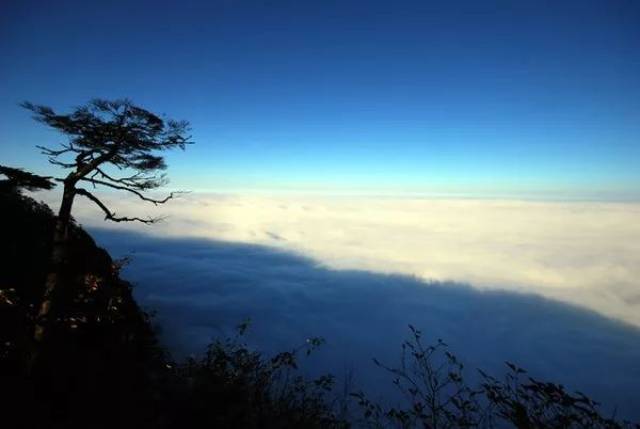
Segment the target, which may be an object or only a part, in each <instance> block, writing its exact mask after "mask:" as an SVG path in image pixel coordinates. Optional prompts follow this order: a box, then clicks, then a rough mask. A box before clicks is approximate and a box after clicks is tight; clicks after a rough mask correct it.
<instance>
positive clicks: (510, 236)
mask: <svg viewBox="0 0 640 429" xmlns="http://www.w3.org/2000/svg"><path fill="white" fill-rule="evenodd" d="M53 197H54V196H51V195H49V196H48V199H51V198H53ZM104 199H105V201H109V204H110V205H111V206H112V207H113V208H114V210H115V211H116V212H117V213H119V214H122V215H125V214H135V215H138V216H140V215H145V214H149V215H169V216H170V217H169V218H168V219H167V220H166V221H165V222H164V223H161V224H158V225H154V226H144V225H137V224H109V223H105V222H103V221H102V216H101V214H100V212H99V211H97V210H96V209H95V208H94V207H91V206H90V205H88V204H86V202H83V201H82V200H80V201H78V204H77V205H76V207H74V213H75V215H76V217H77V218H78V220H79V221H80V222H81V223H83V224H84V225H85V226H89V227H90V229H91V232H92V234H93V235H94V236H95V237H96V239H97V241H98V243H99V244H100V245H102V246H105V247H106V248H107V249H108V250H109V252H110V253H111V254H112V255H114V256H116V257H121V256H125V255H131V256H133V261H132V263H131V265H130V266H129V267H128V268H127V270H126V271H125V273H124V274H125V277H126V278H127V279H130V280H131V281H133V282H134V283H135V284H136V288H135V289H134V292H135V295H136V298H137V299H138V300H139V302H141V303H142V304H143V305H144V306H146V307H147V308H150V309H153V310H157V312H158V319H157V320H158V321H159V323H160V325H161V332H162V333H163V336H162V338H163V341H164V342H165V344H167V345H168V346H169V347H170V348H171V350H173V351H174V352H175V353H176V354H182V353H191V352H194V353H197V352H202V351H203V350H204V347H205V345H206V344H207V343H208V342H209V341H210V340H211V338H212V337H214V336H217V335H220V334H221V333H224V332H229V330H230V329H231V327H233V326H234V325H235V324H237V323H238V322H240V321H242V320H243V319H244V318H246V317H251V318H252V319H253V321H254V323H253V328H252V330H251V331H250V335H251V337H250V341H251V343H252V344H253V345H255V346H257V347H259V348H261V349H263V350H264V349H267V350H272V351H274V350H283V349H287V348H289V347H291V346H292V345H294V344H299V343H300V342H302V341H303V340H304V339H305V338H307V337H309V336H323V337H325V338H326V339H327V345H326V346H325V347H323V349H322V350H321V351H320V353H319V355H317V356H316V357H315V358H314V359H315V360H313V361H312V362H311V365H310V368H311V370H313V371H328V372H331V373H333V374H336V375H337V376H340V375H341V374H342V373H343V372H344V370H345V368H347V369H354V370H355V377H356V379H355V381H356V385H357V388H363V389H364V390H366V391H368V392H369V393H371V394H373V395H374V396H376V395H380V397H382V398H387V399H388V400H393V398H394V394H393V392H394V391H393V390H392V388H393V385H392V384H391V380H390V378H389V377H387V376H386V375H385V374H384V373H383V372H381V371H380V370H379V369H377V368H375V367H374V365H373V364H372V363H371V358H372V357H376V358H378V359H380V360H381V361H383V362H385V363H389V364H393V363H394V362H397V359H398V355H399V350H400V343H401V341H402V339H403V338H404V337H405V336H406V334H407V324H408V323H411V324H414V325H415V326H417V327H419V328H421V329H423V331H424V332H425V334H426V336H427V337H428V338H429V339H430V340H434V339H436V338H443V339H445V340H446V341H447V342H448V343H449V344H450V345H451V347H452V350H453V351H454V352H455V353H457V354H458V355H459V357H460V358H462V359H463V361H464V362H465V364H466V367H467V368H470V370H469V371H468V373H467V374H470V375H472V374H473V373H474V371H473V368H478V367H479V368H483V369H485V370H488V371H489V372H491V373H493V374H495V375H498V374H499V373H500V371H501V370H502V369H503V368H504V365H503V361H505V360H510V361H513V362H516V363H518V364H520V365H522V366H523V367H525V368H527V369H528V370H530V372H531V374H532V375H533V376H535V377H539V378H542V379H547V380H552V381H555V382H560V383H563V384H565V385H566V386H567V387H568V388H569V389H570V390H573V389H577V390H581V391H583V392H585V393H586V394H587V395H590V396H593V397H594V399H596V400H600V401H603V403H604V404H605V406H606V411H611V410H612V409H613V406H618V407H619V408H618V411H619V413H620V415H621V416H626V417H630V418H634V419H640V402H638V401H639V400H638V398H640V396H639V393H640V392H639V390H638V389H639V386H640V366H639V365H638V362H640V330H639V329H637V327H638V326H640V290H639V283H638V279H640V259H639V258H640V248H639V246H640V226H639V225H638V222H637V219H638V218H640V217H639V215H640V205H634V204H613V203H577V202H576V203H559V202H555V203H542V202H518V201H489V200H445V199H407V198H377V199H376V198H350V197H346V196H343V197H319V196H315V197H301V196H293V195H280V196H277V197H266V196H257V195H235V196H231V195H206V194H191V195H187V196H185V197H184V198H182V199H180V200H175V201H172V202H170V203H169V204H167V205H164V206H161V207H158V208H157V209H154V208H153V207H149V205H147V204H144V203H142V202H140V201H136V200H133V199H129V198H125V199H122V198H116V197H114V196H109V195H104ZM107 227H108V228H111V229H104V228H107ZM101 228H102V229H101ZM114 228H115V229H114ZM118 230H119V231H118ZM139 232H144V234H140V233H139ZM300 255H302V256H300ZM425 279H438V280H454V281H456V282H464V283H468V284H470V285H471V286H465V285H461V284H458V283H455V282H441V283H434V282H429V281H423V280H425ZM516 292H517V293H516ZM545 297H546V298H554V299H556V300H562V301H565V302H568V303H572V304H578V305H580V306H582V307H586V308H587V309H588V310H587V309H584V310H581V309H579V308H578V307H575V306H569V305H566V304H562V303H560V302H557V301H554V300H549V299H545ZM589 310H594V311H595V312H594V311H589ZM597 313H600V314H601V315H602V314H604V315H607V316H610V317H612V318H615V319H617V320H615V319H612V318H607V317H602V316H601V315H598V314H597ZM622 321H624V322H622ZM625 322H626V323H625ZM632 325H635V327H634V326H632Z"/></svg>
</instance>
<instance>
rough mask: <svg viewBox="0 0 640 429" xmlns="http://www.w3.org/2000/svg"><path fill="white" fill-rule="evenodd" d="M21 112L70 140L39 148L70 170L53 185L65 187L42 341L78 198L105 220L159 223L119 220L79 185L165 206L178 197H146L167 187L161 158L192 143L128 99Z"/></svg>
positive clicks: (182, 129)
mask: <svg viewBox="0 0 640 429" xmlns="http://www.w3.org/2000/svg"><path fill="white" fill-rule="evenodd" d="M22 107H24V108H26V109H28V110H30V111H32V112H33V113H34V119H35V120H37V121H39V122H42V123H44V124H46V125H48V126H50V127H51V128H54V129H56V130H58V131H60V132H61V133H63V134H65V135H66V136H67V137H68V141H67V143H62V144H60V146H59V148H56V149H52V148H47V147H42V146H38V148H39V149H41V150H42V153H43V154H44V155H47V156H48V157H49V162H50V163H51V164H54V165H57V166H59V167H62V168H64V169H70V170H71V172H70V173H69V174H67V175H66V177H64V178H57V179H55V180H57V181H59V182H61V183H62V184H63V185H64V190H63V194H62V201H61V204H60V210H59V212H58V217H57V221H56V228H55V233H54V240H53V250H52V255H51V268H50V272H49V275H48V276H47V281H46V286H45V295H44V298H43V300H42V304H41V305H40V308H39V312H38V321H37V323H36V331H35V339H36V340H37V341H40V340H42V337H43V334H44V324H43V323H44V322H45V321H46V318H47V315H48V314H49V312H50V308H51V298H52V294H53V291H54V290H55V289H56V287H57V284H58V277H59V273H60V272H61V268H62V266H63V265H64V263H65V248H66V242H67V238H68V237H67V236H68V230H69V223H70V221H71V208H72V206H73V201H74V198H75V197H76V195H81V196H83V197H86V198H88V199H89V200H91V201H92V202H93V203H95V204H96V205H97V206H98V207H99V208H100V209H101V210H102V211H103V212H104V213H105V219H106V220H110V221H114V222H131V221H138V222H143V223H154V222H156V221H157V220H158V219H157V218H141V217H137V216H133V217H128V216H117V215H116V213H115V212H113V211H112V210H111V209H110V208H109V207H108V206H107V205H106V204H105V203H103V202H102V201H101V200H100V199H99V198H98V197H97V196H96V195H94V194H93V193H91V192H89V191H88V190H87V189H85V188H81V187H79V185H80V184H82V183H86V184H90V185H92V186H93V187H97V186H101V187H105V188H110V189H114V190H117V191H123V192H128V193H131V194H133V195H135V196H137V197H138V198H140V199H141V200H142V201H146V202H150V203H153V204H156V205H157V204H163V203H165V202H167V201H168V200H170V199H171V198H173V197H174V195H175V194H174V193H170V194H169V195H168V196H166V197H165V198H162V199H155V198H152V197H150V196H148V195H145V192H146V191H150V190H153V189H156V188H158V187H160V186H162V185H164V184H166V183H167V179H166V176H165V175H164V174H162V173H161V172H162V171H163V170H164V169H166V164H165V162H164V158H163V157H162V156H161V155H160V154H159V153H160V152H162V151H165V150H169V149H175V148H180V149H184V147H185V145H187V144H190V143H192V142H191V141H190V140H189V139H190V136H188V134H187V133H188V131H189V123H188V122H186V121H174V120H170V119H168V120H167V119H162V118H160V117H159V116H157V115H155V114H153V113H151V112H149V111H148V110H145V109H143V108H141V107H138V106H136V105H134V104H133V103H132V102H131V101H130V100H126V99H125V100H113V101H110V100H102V99H96V100H92V101H90V102H89V103H88V104H86V105H84V106H81V107H78V108H76V109H75V110H73V111H72V112H71V113H69V114H58V113H56V112H55V111H53V110H52V109H51V108H50V107H47V106H41V105H34V104H32V103H29V102H25V103H23V104H22Z"/></svg>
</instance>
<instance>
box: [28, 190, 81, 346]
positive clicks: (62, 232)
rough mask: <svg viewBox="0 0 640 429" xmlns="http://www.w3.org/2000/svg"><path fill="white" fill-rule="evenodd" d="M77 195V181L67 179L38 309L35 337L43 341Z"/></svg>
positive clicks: (65, 259)
mask: <svg viewBox="0 0 640 429" xmlns="http://www.w3.org/2000/svg"><path fill="white" fill-rule="evenodd" d="M74 197H75V182H72V181H69V180H65V182H64V192H63V194H62V203H61V204H60V211H59V212H58V218H57V219H56V226H55V230H54V233H53V245H52V249H51V260H50V262H49V263H50V266H49V274H47V281H46V283H45V289H44V296H43V298H42V303H41V304H40V308H39V309H38V316H37V319H36V326H35V332H34V339H35V340H36V341H37V342H41V341H42V340H43V339H44V336H45V330H46V325H47V323H48V321H47V318H48V316H49V314H50V313H51V305H52V300H53V294H54V292H55V290H56V288H57V287H58V282H59V278H60V275H61V273H62V272H63V271H64V266H65V265H66V264H67V248H68V238H69V223H70V221H71V207H72V206H73V199H74Z"/></svg>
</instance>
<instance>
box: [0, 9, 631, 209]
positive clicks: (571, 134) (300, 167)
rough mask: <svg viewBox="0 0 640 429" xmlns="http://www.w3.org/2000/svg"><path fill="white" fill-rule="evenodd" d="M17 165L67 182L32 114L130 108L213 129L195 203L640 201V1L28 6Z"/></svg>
mask: <svg viewBox="0 0 640 429" xmlns="http://www.w3.org/2000/svg"><path fill="white" fill-rule="evenodd" d="M0 54H1V55H0V118H1V119H0V159H1V160H2V163H6V164H9V165H15V166H24V167H27V168H31V169H34V170H36V171H39V172H48V171H50V169H49V167H48V166H47V164H46V160H45V159H44V158H43V157H42V156H40V155H38V153H37V151H36V150H35V149H34V147H33V146H34V145H35V144H42V143H47V142H56V141H59V140H58V137H56V135H55V134H53V133H51V132H48V131H46V130H45V129H44V128H42V126H40V125H37V124H35V123H34V122H33V121H32V120H31V119H30V117H29V115H28V114H27V112H26V111H23V110H22V109H20V108H19V107H18V106H17V103H18V102H20V101H22V100H30V101H33V102H37V103H43V104H48V105H51V106H53V107H55V108H59V109H62V110H66V109H69V108H70V107H73V106H76V105H79V104H82V103H84V102H85V101H87V100H88V99H89V98H92V97H106V98H112V97H113V98H115V97H130V98H132V99H133V100H134V101H135V102H137V103H139V104H141V105H143V106H145V107H147V108H149V109H150V110H153V111H158V112H163V113H166V114H167V115H169V116H171V117H175V118H177V119H188V120H190V121H191V123H192V125H193V135H194V140H196V142H197V144H196V145H195V146H192V147H190V148H189V149H188V150H187V152H185V153H184V154H175V155H171V156H169V164H170V170H169V173H170V175H171V177H172V178H173V183H174V184H175V186H176V187H186V188H190V189H202V188H207V189H218V190H219V189H231V188H234V189H235V188H296V189H317V188H321V189H359V190H362V189H366V190H369V191H374V192H376V191H382V190H384V191H390V192H396V191H407V190H410V191H457V192H467V191H468V192H480V193H487V194H491V193H505V192H507V193H516V194H518V193H522V194H526V193H531V192H535V193H542V194H554V195H555V194H560V195H586V194H589V195H596V194H597V195H599V196H602V197H604V198H608V197H618V196H627V197H628V196H633V197H638V198H640V168H638V166H639V165H640V2H638V1H614V0H603V1H586V0H580V1H576V2H561V1H549V2H543V1H535V2H525V1H504V2H489V1H486V2H478V1H469V2H454V1H445V2H428V1H415V2H412V1H407V2H403V1H385V2H377V1H362V2H355V1H346V0H343V1H299V0H294V1H261V2H258V1H255V2H251V1H232V0H225V1H202V2H192V1H186V0H185V1H181V2H175V1H172V2H162V1H150V2H133V1H109V2H87V1H59V2H48V1H38V2H36V1H25V0H21V1H9V2H3V3H2V6H0Z"/></svg>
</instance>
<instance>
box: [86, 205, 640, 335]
mask: <svg viewBox="0 0 640 429" xmlns="http://www.w3.org/2000/svg"><path fill="white" fill-rule="evenodd" d="M106 198H107V199H110V201H111V204H112V205H113V206H114V207H115V209H116V211H117V212H118V213H122V214H126V213H136V214H141V213H149V214H151V215H154V214H156V215H160V214H162V215H168V216H169V217H168V219H167V220H166V221H165V222H164V223H163V224H160V225H155V226H152V227H146V226H141V225H133V224H131V225H122V224H120V225H117V227H118V228H125V229H127V230H134V231H143V232H145V233H148V234H152V235H157V236H175V237H199V238H211V239H215V240H224V241H231V242H239V243H252V244H261V245H267V246H271V247H274V248H277V249H282V250H287V251H292V252H295V253H298V254H301V255H304V256H307V257H310V258H312V259H314V260H315V261H317V262H318V263H320V264H322V265H323V266H326V267H329V268H333V269H358V270H367V271H372V272H376V273H384V274H390V273H395V274H405V275H410V276H416V277H418V278H420V279H425V280H440V281H458V282H465V283H469V284H471V285H472V286H473V287H477V288H481V289H493V290H510V291H523V292H532V293H536V294H539V295H541V296H545V297H548V298H554V299H559V300H562V301H564V302H568V303H572V304H577V305H581V306H583V307H586V308H589V309H591V310H595V311H598V312H599V313H601V314H604V315H607V316H610V317H615V318H617V319H620V320H623V321H625V322H627V323H630V324H633V325H635V326H640V223H639V222H638V221H637V219H640V204H634V203H595V202H532V201H497V200H471V199H467V200H449V199H427V198H422V199H419V198H393V197H385V198H372V197H358V198H355V197H347V196H343V197H335V196H334V197H321V196H313V197H309V196H306V197H305V196H292V195H282V196H278V197H265V196H256V195H253V196H250V195H213V194H191V195H187V196H185V197H183V198H182V199H180V200H176V201H172V202H170V203H169V204H166V205H164V206H161V207H159V208H156V209H154V208H150V207H148V206H147V205H145V204H144V203H141V202H140V201H136V200H133V199H128V198H125V199H121V198H117V199H116V198H109V197H108V196H106ZM75 212H76V216H77V218H78V219H79V220H80V221H81V222H82V223H84V224H86V225H88V226H101V227H104V226H105V223H104V222H103V221H102V216H101V213H100V212H99V211H97V210H96V209H95V208H93V207H91V206H89V205H88V204H86V203H84V202H79V204H78V205H77V206H76V207H75Z"/></svg>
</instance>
